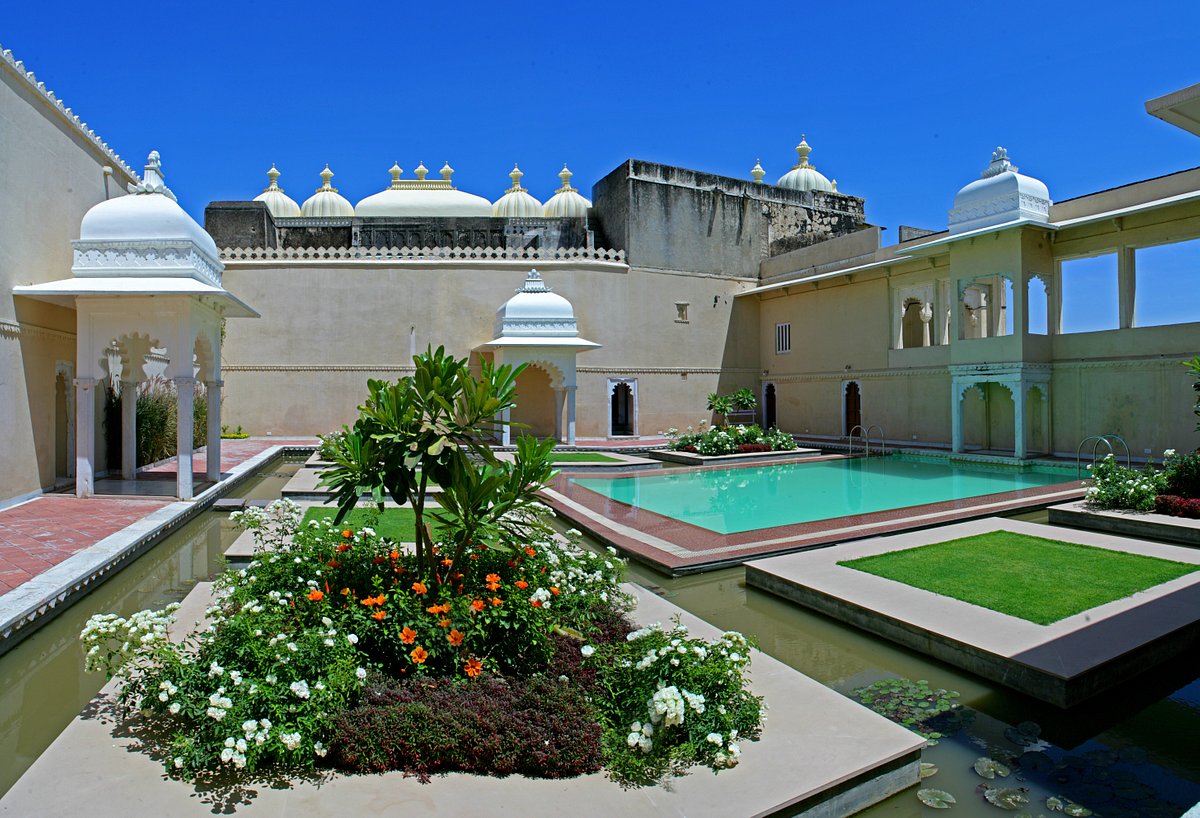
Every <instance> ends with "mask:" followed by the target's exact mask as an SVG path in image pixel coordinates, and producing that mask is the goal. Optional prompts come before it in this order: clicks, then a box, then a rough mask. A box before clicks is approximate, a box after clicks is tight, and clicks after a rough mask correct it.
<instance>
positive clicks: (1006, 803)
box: [983, 787, 1029, 810]
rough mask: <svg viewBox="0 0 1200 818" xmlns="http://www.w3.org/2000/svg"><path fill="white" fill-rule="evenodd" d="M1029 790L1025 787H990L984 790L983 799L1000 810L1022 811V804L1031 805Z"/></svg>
mask: <svg viewBox="0 0 1200 818" xmlns="http://www.w3.org/2000/svg"><path fill="white" fill-rule="evenodd" d="M1028 793H1029V790H1027V789H1025V788H1024V787H989V788H988V789H986V790H984V792H983V797H984V798H985V799H987V802H988V803H989V804H991V805H992V806H996V807H999V808H1000V809H1012V810H1016V809H1020V808H1021V805H1022V804H1028V803H1029V795H1028Z"/></svg>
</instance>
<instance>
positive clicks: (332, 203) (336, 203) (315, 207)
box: [300, 165, 354, 218]
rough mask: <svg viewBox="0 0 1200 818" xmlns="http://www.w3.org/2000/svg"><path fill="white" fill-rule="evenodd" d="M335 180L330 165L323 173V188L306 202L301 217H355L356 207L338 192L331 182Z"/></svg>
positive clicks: (318, 189)
mask: <svg viewBox="0 0 1200 818" xmlns="http://www.w3.org/2000/svg"><path fill="white" fill-rule="evenodd" d="M331 179H333V171H331V170H330V169H329V165H326V166H325V170H323V171H321V186H320V187H319V188H317V192H316V193H314V194H313V195H311V196H309V197H308V198H307V199H305V200H304V206H303V207H301V208H300V215H302V216H305V217H308V218H323V217H336V218H347V217H349V216H353V215H354V205H352V204H350V202H349V201H347V199H346V197H345V196H342V195H341V194H340V193H338V192H337V188H336V187H334V186H333V185H331V184H330V183H329V182H330V180H331Z"/></svg>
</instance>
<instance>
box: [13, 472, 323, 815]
mask: <svg viewBox="0 0 1200 818" xmlns="http://www.w3.org/2000/svg"><path fill="white" fill-rule="evenodd" d="M298 468H299V462H296V463H284V462H283V461H277V462H275V463H271V464H268V465H267V466H266V467H265V468H264V470H263V472H262V473H261V474H262V477H260V478H258V479H255V478H251V480H252V482H250V483H248V484H246V486H245V487H243V488H240V489H237V490H235V492H234V494H237V495H241V496H246V497H250V498H252V499H256V498H258V497H259V496H260V494H261V493H262V492H264V491H266V492H273V493H268V495H267V496H268V497H278V496H279V489H280V488H282V486H283V484H284V483H285V482H287V480H288V479H290V478H291V475H292V474H294V473H295V471H296V469H298ZM263 499H266V498H263ZM238 533H239V531H238V530H237V529H235V528H233V526H232V525H230V523H229V518H228V515H225V514H218V513H215V512H206V513H204V514H201V515H200V516H199V517H197V518H196V519H194V520H191V521H190V522H188V523H187V524H185V525H184V526H182V527H181V528H180V529H179V530H178V531H176V532H175V533H173V534H172V535H170V536H169V537H167V538H166V539H164V540H163V541H162V542H161V543H159V544H158V545H156V546H154V547H153V548H152V549H150V551H148V552H147V553H146V554H144V555H142V556H141V557H139V558H138V559H137V560H135V561H134V562H133V563H132V564H130V565H129V566H128V567H126V568H125V569H123V570H122V571H120V572H119V573H118V574H116V575H115V576H113V577H112V578H110V579H108V580H107V581H105V582H104V583H103V584H101V585H100V586H99V587H97V588H96V589H95V590H94V591H92V592H91V593H90V594H88V595H87V596H85V597H83V598H82V599H80V600H79V601H78V602H76V603H75V604H73V605H72V606H71V607H70V608H68V609H67V610H65V611H64V612H62V613H61V614H59V615H58V616H57V617H56V618H55V619H53V620H52V621H50V622H49V623H47V624H46V625H44V626H43V627H42V628H40V629H39V630H38V631H37V632H36V633H34V634H32V635H31V636H29V637H28V638H27V639H25V641H23V642H22V643H21V644H19V645H17V646H16V647H15V648H13V649H12V650H10V651H8V652H7V653H6V654H4V655H3V656H0V795H3V794H4V793H5V792H7V791H8V789H9V788H10V787H11V786H12V785H13V784H14V783H15V782H16V780H17V779H18V778H20V776H21V774H22V773H23V772H25V770H26V769H27V768H28V767H29V765H30V764H32V763H33V762H34V760H35V759H36V758H37V757H38V756H39V755H41V753H42V752H43V751H44V750H45V749H46V748H47V747H48V746H50V743H51V742H52V741H53V740H54V739H55V738H56V737H57V736H58V734H59V733H61V732H62V730H63V729H64V728H65V727H66V726H67V724H69V723H70V721H71V719H73V718H74V717H75V716H76V715H77V714H78V713H79V711H80V710H82V709H83V707H84V705H86V704H87V703H88V702H89V701H91V699H92V697H93V696H95V695H96V693H97V692H98V691H99V690H100V688H101V687H103V686H104V682H105V679H104V675H103V674H100V673H85V672H84V670H83V650H82V649H81V647H80V644H79V632H80V631H81V630H83V626H84V623H85V622H86V621H87V619H88V617H90V616H92V615H93V614H96V613H117V614H120V615H122V616H128V615H129V614H131V613H134V612H136V611H140V610H143V609H146V608H162V607H164V606H165V605H167V604H169V603H171V602H178V601H179V600H181V599H183V597H184V596H186V595H187V593H188V591H190V590H191V588H192V586H193V585H195V583H196V582H197V581H200V580H206V579H210V578H212V577H213V576H215V575H216V574H217V573H219V572H220V571H221V570H222V569H223V567H224V557H223V555H224V553H225V549H226V548H228V547H229V546H230V545H231V544H232V543H233V541H234V540H235V539H236V538H237V535H238Z"/></svg>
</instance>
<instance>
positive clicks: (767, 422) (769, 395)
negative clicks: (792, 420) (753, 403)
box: [763, 383, 779, 429]
mask: <svg viewBox="0 0 1200 818" xmlns="http://www.w3.org/2000/svg"><path fill="white" fill-rule="evenodd" d="M778 425H779V421H778V419H777V418H776V416H775V384H773V383H769V384H767V389H766V392H765V394H764V395H763V427H764V428H766V429H772V428H774V427H776V426H778Z"/></svg>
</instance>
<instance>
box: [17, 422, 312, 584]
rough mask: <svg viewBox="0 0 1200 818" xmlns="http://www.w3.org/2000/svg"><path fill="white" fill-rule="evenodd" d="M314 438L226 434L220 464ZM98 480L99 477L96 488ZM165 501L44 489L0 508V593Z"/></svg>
mask: <svg viewBox="0 0 1200 818" xmlns="http://www.w3.org/2000/svg"><path fill="white" fill-rule="evenodd" d="M313 442H314V440H313V439H312V438H298V439H291V438H287V439H278V440H276V439H263V440H226V441H223V442H222V444H221V469H222V471H226V470H229V469H232V468H233V467H234V466H236V465H238V464H239V463H242V462H244V461H246V460H249V459H250V458H252V457H254V456H255V455H257V454H260V453H262V452H264V451H266V450H267V449H269V448H271V447H272V446H279V445H287V444H312V443H313ZM205 462H206V461H205V456H204V452H203V450H201V451H200V452H198V453H197V454H196V457H195V459H194V461H193V471H194V472H198V474H196V478H197V481H199V480H200V479H202V478H203V477H204V469H205ZM177 471H178V469H177V466H176V463H175V461H173V460H172V461H170V462H168V463H164V464H162V465H159V466H156V467H154V468H152V469H145V470H143V471H142V472H141V473H140V474H142V475H143V476H144V477H145V478H146V479H152V480H156V481H157V480H164V479H168V478H170V476H171V475H174V474H175V473H176V472H177ZM102 486H103V481H100V486H99V487H98V488H102ZM170 502H172V501H171V500H170V499H163V498H141V497H91V498H88V499H87V500H80V499H78V498H76V497H74V496H73V495H70V494H47V495H43V496H41V497H37V498H35V499H33V500H30V501H29V502H28V503H23V504H21V505H19V506H14V507H13V508H8V509H4V510H3V511H0V594H6V593H8V592H9V591H11V590H13V589H14V588H16V587H17V586H18V585H21V584H22V583H24V582H28V581H29V580H30V579H32V578H34V577H36V576H38V575H39V574H41V573H42V572H44V571H46V570H48V569H49V568H52V567H53V566H55V565H58V564H59V563H60V562H62V561H63V560H65V559H67V558H68V557H70V556H71V555H72V554H76V553H78V552H79V551H82V550H83V549H85V548H88V547H90V546H92V545H95V544H96V543H98V542H99V541H100V540H102V539H104V538H105V537H107V536H109V535H110V534H115V533H116V532H118V531H120V530H121V529H122V528H125V527H126V526H129V525H131V524H133V523H135V522H137V521H138V520H140V519H141V518H142V517H145V516H146V515H148V514H151V513H152V512H154V511H157V510H158V509H160V508H162V507H163V506H165V505H167V504H168V503H170Z"/></svg>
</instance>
